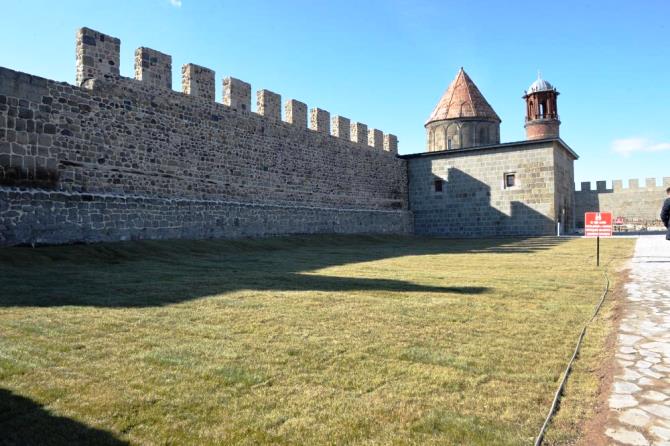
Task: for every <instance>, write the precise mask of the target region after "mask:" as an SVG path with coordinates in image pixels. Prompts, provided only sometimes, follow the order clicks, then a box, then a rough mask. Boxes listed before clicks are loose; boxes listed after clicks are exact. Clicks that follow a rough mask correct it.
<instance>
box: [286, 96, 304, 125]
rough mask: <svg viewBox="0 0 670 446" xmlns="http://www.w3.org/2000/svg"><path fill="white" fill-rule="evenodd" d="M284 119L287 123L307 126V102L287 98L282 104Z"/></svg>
mask: <svg viewBox="0 0 670 446" xmlns="http://www.w3.org/2000/svg"><path fill="white" fill-rule="evenodd" d="M284 119H285V120H286V122H288V123H289V124H293V125H295V126H297V127H300V128H307V104H305V103H304V102H300V101H296V100H295V99H289V100H287V101H286V103H285V104H284Z"/></svg>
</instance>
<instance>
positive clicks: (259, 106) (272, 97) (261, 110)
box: [256, 90, 281, 121]
mask: <svg viewBox="0 0 670 446" xmlns="http://www.w3.org/2000/svg"><path fill="white" fill-rule="evenodd" d="M256 110H257V112H258V114H259V115H261V116H265V117H266V118H268V119H272V120H275V121H281V96H279V95H278V94H277V93H273V92H272V91H270V90H258V91H257V92H256Z"/></svg>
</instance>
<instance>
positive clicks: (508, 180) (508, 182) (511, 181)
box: [505, 173, 516, 189]
mask: <svg viewBox="0 0 670 446" xmlns="http://www.w3.org/2000/svg"><path fill="white" fill-rule="evenodd" d="M514 186H516V174H514V173H506V174H505V189H509V188H510V187H514Z"/></svg>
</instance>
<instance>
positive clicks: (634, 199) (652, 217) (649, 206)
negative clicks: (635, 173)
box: [575, 177, 670, 227]
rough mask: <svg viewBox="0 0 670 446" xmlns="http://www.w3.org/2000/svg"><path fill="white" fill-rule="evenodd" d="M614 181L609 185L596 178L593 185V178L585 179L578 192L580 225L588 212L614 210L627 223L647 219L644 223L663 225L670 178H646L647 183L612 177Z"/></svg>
mask: <svg viewBox="0 0 670 446" xmlns="http://www.w3.org/2000/svg"><path fill="white" fill-rule="evenodd" d="M611 184H612V185H611V187H607V182H606V181H603V180H601V181H596V184H595V188H592V184H591V182H590V181H584V182H582V184H581V186H580V190H577V191H575V216H576V224H577V227H583V225H584V213H585V212H597V211H602V212H611V213H612V215H613V216H614V217H615V218H617V219H619V220H623V221H625V222H644V224H643V226H649V227H654V226H659V227H660V225H661V223H660V220H659V213H660V209H661V204H662V202H663V200H664V199H665V196H666V193H665V190H666V189H667V188H668V187H670V177H664V178H662V179H657V178H646V179H645V180H644V182H641V181H640V180H638V179H637V178H633V179H629V180H627V181H626V182H624V181H623V180H613V181H612V183H611ZM624 184H625V185H626V187H624Z"/></svg>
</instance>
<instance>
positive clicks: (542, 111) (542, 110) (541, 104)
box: [540, 102, 544, 118]
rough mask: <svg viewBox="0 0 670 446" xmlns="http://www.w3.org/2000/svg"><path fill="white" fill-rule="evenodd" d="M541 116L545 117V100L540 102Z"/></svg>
mask: <svg viewBox="0 0 670 446" xmlns="http://www.w3.org/2000/svg"><path fill="white" fill-rule="evenodd" d="M540 118H544V102H540Z"/></svg>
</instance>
